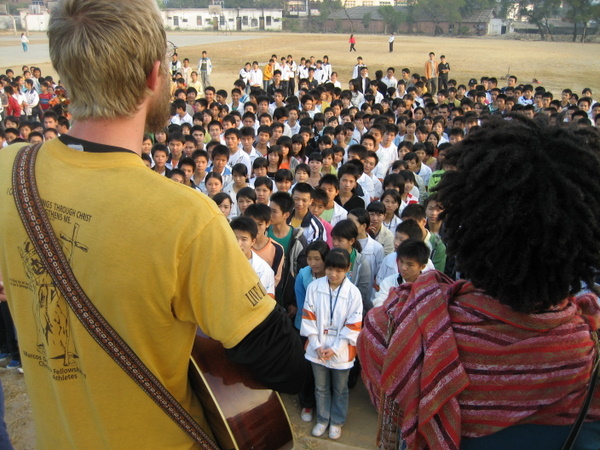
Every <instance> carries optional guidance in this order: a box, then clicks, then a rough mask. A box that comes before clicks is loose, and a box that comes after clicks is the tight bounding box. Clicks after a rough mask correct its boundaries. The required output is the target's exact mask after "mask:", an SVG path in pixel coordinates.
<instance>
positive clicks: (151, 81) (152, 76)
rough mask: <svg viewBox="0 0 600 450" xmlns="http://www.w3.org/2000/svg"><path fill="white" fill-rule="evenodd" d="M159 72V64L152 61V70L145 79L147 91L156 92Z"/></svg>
mask: <svg viewBox="0 0 600 450" xmlns="http://www.w3.org/2000/svg"><path fill="white" fill-rule="evenodd" d="M161 72H162V71H161V62H160V61H154V65H153V66H152V70H151V71H150V73H149V74H148V76H147V77H146V86H148V89H150V90H151V91H152V92H153V93H154V92H156V90H157V89H158V87H159V85H160V77H161Z"/></svg>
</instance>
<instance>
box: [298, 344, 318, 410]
mask: <svg viewBox="0 0 600 450" xmlns="http://www.w3.org/2000/svg"><path fill="white" fill-rule="evenodd" d="M300 339H301V340H302V345H306V341H308V338H307V337H306V336H300ZM304 362H305V363H306V364H307V366H308V369H309V370H307V371H306V378H305V380H304V385H303V386H302V390H301V391H300V393H299V394H298V402H299V403H300V408H310V409H314V407H315V406H316V402H315V376H314V375H313V371H312V366H311V365H310V361H308V360H307V359H305V360H304Z"/></svg>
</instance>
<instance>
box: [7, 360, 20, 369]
mask: <svg viewBox="0 0 600 450" xmlns="http://www.w3.org/2000/svg"><path fill="white" fill-rule="evenodd" d="M19 367H21V361H19V360H18V359H13V360H12V361H11V362H9V363H8V366H6V368H7V369H18V368H19Z"/></svg>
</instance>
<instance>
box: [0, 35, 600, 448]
mask: <svg viewBox="0 0 600 450" xmlns="http://www.w3.org/2000/svg"><path fill="white" fill-rule="evenodd" d="M185 34H186V39H184V41H185V42H186V44H184V45H181V44H180V48H179V50H178V52H179V55H180V59H183V58H186V57H187V58H190V60H191V61H192V65H195V64H196V62H197V60H198V59H199V57H200V54H201V52H202V50H207V51H208V53H209V56H210V57H211V59H212V61H213V67H214V70H213V73H212V76H211V80H212V84H213V85H214V86H215V87H217V88H224V89H228V90H229V89H230V88H231V87H232V83H233V81H234V80H235V79H236V78H237V77H238V72H239V69H240V68H241V67H242V66H243V64H244V63H245V62H246V61H250V62H252V61H253V60H257V61H259V62H260V64H261V66H263V65H264V64H265V63H266V61H267V60H268V58H269V57H270V56H271V54H277V55H278V56H279V57H281V56H282V55H287V54H292V55H293V56H294V58H295V60H296V61H299V60H300V58H301V57H302V56H305V57H309V56H312V55H314V56H315V57H316V58H317V59H318V58H321V57H322V56H323V55H328V56H329V59H330V62H331V63H332V65H333V68H334V70H335V71H337V72H338V73H339V78H340V80H341V81H342V82H345V81H347V80H348V79H349V78H350V77H351V73H352V67H353V66H354V64H355V63H356V57H357V56H362V57H363V58H364V60H365V62H366V64H367V65H368V66H369V72H370V75H371V77H374V75H375V70H378V69H381V70H385V69H386V68H387V67H389V66H393V67H395V68H396V71H397V73H399V72H400V70H401V69H402V68H404V67H408V68H409V69H411V71H416V72H419V73H422V72H423V69H424V63H425V61H426V59H427V54H428V53H429V52H430V51H433V52H435V53H436V54H437V55H438V56H439V55H441V54H445V55H446V57H447V60H448V62H449V63H450V65H451V69H452V71H451V73H450V77H451V78H455V79H456V80H458V82H459V83H466V82H467V81H468V79H469V78H471V77H475V78H479V77H481V76H484V75H487V76H496V77H497V78H498V79H500V78H502V77H504V76H506V75H507V74H513V75H516V76H517V77H518V78H519V82H520V83H529V82H531V81H532V80H533V79H534V78H536V79H537V80H539V81H540V83H541V84H542V85H543V86H545V87H546V89H548V90H550V91H552V92H553V93H554V94H555V96H558V95H559V94H560V90H562V89H563V88H567V87H568V88H570V89H572V90H573V91H575V92H577V93H580V92H581V90H582V89H583V88H584V87H590V88H592V90H593V92H597V91H599V90H600V85H599V84H598V83H599V79H598V74H599V73H600V60H598V58H596V57H595V56H594V55H597V54H598V51H599V50H600V46H599V45H600V44H579V43H565V42H560V43H554V42H534V41H517V40H496V39H489V38H487V39H483V38H480V39H458V38H434V37H420V36H402V35H400V36H397V37H396V41H395V51H394V53H388V51H387V50H388V48H387V36H382V35H357V36H356V37H357V44H356V47H357V52H356V53H349V52H348V44H347V39H348V36H345V35H317V34H291V33H272V34H266V35H265V34H262V35H261V37H257V38H252V36H253V35H252V34H251V33H241V34H240V36H243V37H244V38H245V40H239V41H230V42H221V43H206V44H202V45H194V44H195V42H194V37H193V36H192V37H191V38H190V36H189V35H194V34H193V33H189V32H188V33H185ZM182 35H183V34H182ZM195 35H196V36H197V38H198V40H203V42H204V41H206V39H207V36H208V37H209V36H211V34H209V33H195ZM6 36H7V35H6V34H4V38H5V39H0V54H1V53H2V52H4V51H6V50H8V48H9V47H14V46H18V47H20V43H19V42H18V41H15V40H13V39H6ZM169 36H170V39H172V40H175V39H174V38H173V36H174V37H177V36H178V35H177V34H176V33H170V34H169ZM212 36H214V34H212ZM209 40H210V39H209ZM35 45H47V39H46V36H45V34H43V33H37V34H32V36H31V37H30V46H32V47H33V46H35ZM42 54H45V55H47V51H46V52H45V53H42ZM48 60H49V58H46V57H45V56H44V57H42V58H41V59H39V58H36V59H35V60H34V59H32V55H29V54H28V55H25V54H24V55H23V62H22V63H21V64H19V65H13V66H12V68H14V69H15V71H17V70H20V66H21V65H23V64H27V65H32V64H35V65H38V66H39V67H41V68H42V73H44V74H52V75H53V76H56V73H55V72H54V70H53V69H52V67H51V65H50V63H49V62H47V61H48ZM0 69H1V70H2V73H3V72H4V71H5V70H6V69H7V67H5V66H4V64H3V63H2V58H0ZM499 85H500V86H502V85H504V82H503V81H500V83H499ZM0 379H1V380H2V384H3V385H4V389H5V396H6V402H5V403H6V421H7V424H8V429H9V433H10V435H11V438H12V440H13V443H14V446H15V448H16V449H17V450H21V449H32V448H34V431H33V427H32V424H31V413H30V408H29V399H28V398H27V394H26V391H25V383H24V378H23V375H20V374H18V373H16V372H14V371H7V370H3V369H0ZM357 389H359V388H358V387H357ZM359 392H360V391H359ZM353 395H354V397H351V408H353V403H352V402H353V400H352V398H357V399H358V400H357V401H356V403H354V408H355V411H356V412H355V413H354V419H353V423H352V424H350V423H349V424H348V427H347V430H348V431H344V436H342V441H341V442H340V444H335V445H334V444H333V443H332V442H331V441H322V440H321V441H319V440H314V439H312V438H311V437H310V426H309V425H308V424H303V423H302V422H300V421H299V419H298V411H297V407H296V405H295V401H294V398H292V397H289V396H288V397H284V401H285V403H286V405H287V406H288V409H289V410H290V416H291V418H292V421H293V423H294V429H295V431H296V433H297V435H298V437H299V443H300V444H301V445H299V448H311V449H314V448H333V447H334V446H339V447H344V448H350V447H354V448H372V444H371V443H372V442H373V440H372V439H373V436H374V427H375V426H376V415H375V412H374V411H373V409H372V407H371V406H370V404H369V402H368V400H367V399H366V394H365V393H364V389H363V392H362V393H361V394H353ZM350 417H353V414H352V413H351V414H350ZM350 430H352V431H350Z"/></svg>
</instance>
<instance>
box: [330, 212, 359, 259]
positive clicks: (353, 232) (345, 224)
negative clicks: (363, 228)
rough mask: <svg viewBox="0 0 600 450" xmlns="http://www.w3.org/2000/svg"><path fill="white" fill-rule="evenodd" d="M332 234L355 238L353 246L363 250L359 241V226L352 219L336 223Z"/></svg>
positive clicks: (348, 238)
mask: <svg viewBox="0 0 600 450" xmlns="http://www.w3.org/2000/svg"><path fill="white" fill-rule="evenodd" d="M331 236H332V237H334V238H335V237H338V238H342V239H347V240H350V239H354V244H352V246H353V247H354V248H355V249H356V250H358V251H359V252H360V251H361V250H362V248H361V245H360V242H358V228H356V224H355V223H354V222H352V221H351V220H350V219H344V220H340V221H339V222H338V223H336V224H335V225H334V226H333V228H332V229H331Z"/></svg>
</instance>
